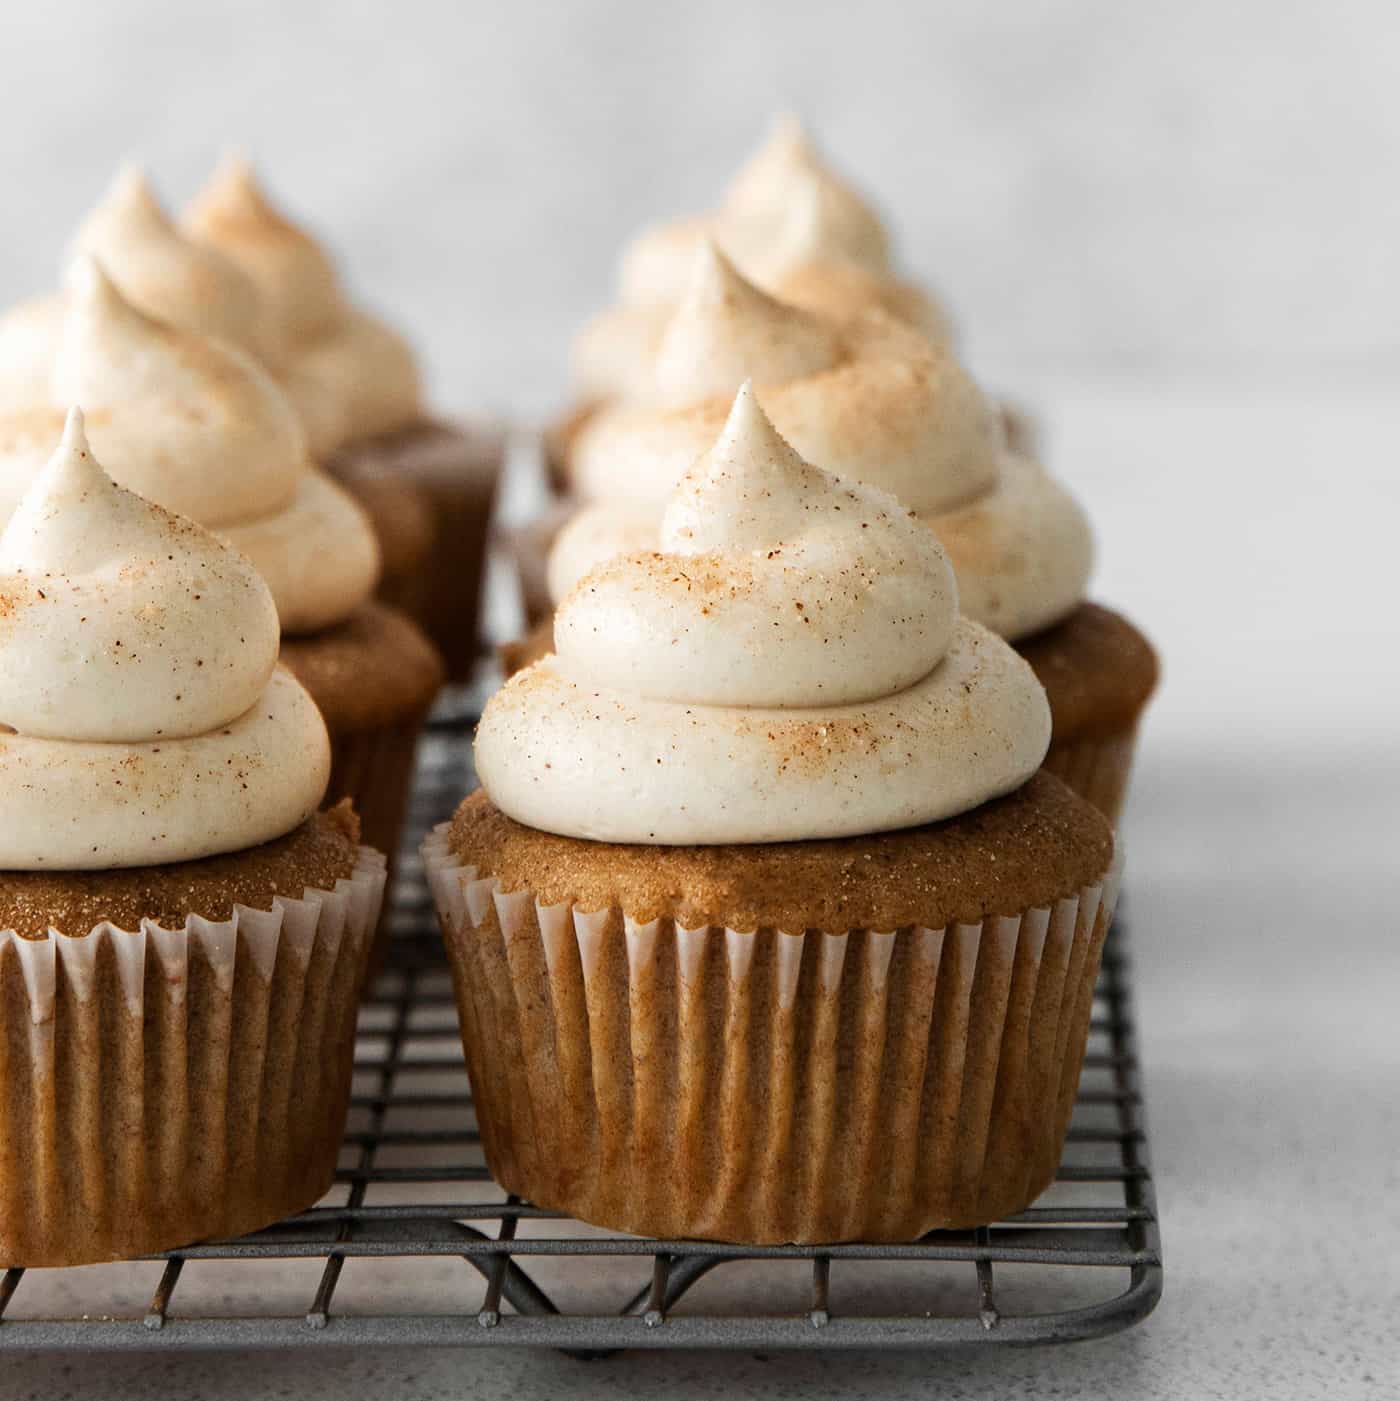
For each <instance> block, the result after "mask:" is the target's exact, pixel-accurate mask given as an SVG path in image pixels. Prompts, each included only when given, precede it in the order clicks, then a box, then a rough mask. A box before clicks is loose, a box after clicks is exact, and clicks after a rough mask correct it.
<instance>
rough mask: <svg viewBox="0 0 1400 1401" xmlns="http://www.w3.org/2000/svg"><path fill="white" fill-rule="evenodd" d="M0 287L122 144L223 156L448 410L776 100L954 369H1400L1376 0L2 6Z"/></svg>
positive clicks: (524, 390) (709, 192)
mask: <svg viewBox="0 0 1400 1401" xmlns="http://www.w3.org/2000/svg"><path fill="white" fill-rule="evenodd" d="M0 24H2V25H3V40H4V42H3V50H4V53H5V55H6V62H5V65H4V69H5V90H4V92H3V95H2V96H0V103H3V108H2V109H0V110H3V114H4V121H3V123H0V169H3V171H4V173H5V187H4V188H5V198H4V202H3V205H2V206H0V208H3V211H4V242H3V259H0V299H3V300H9V299H10V298H12V297H14V296H17V295H19V294H20V293H21V292H24V291H28V290H34V289H38V288H41V287H44V286H47V285H49V284H50V283H51V282H52V281H53V278H54V276H55V272H56V263H57V258H58V253H59V250H60V248H61V246H62V244H63V241H64V240H65V239H66V237H67V236H68V234H69V232H70V231H71V229H72V227H73V225H74V222H75V220H76V219H77V218H78V217H79V215H80V214H81V213H82V211H83V210H84V209H85V208H86V207H87V206H88V205H89V204H90V203H91V202H92V201H93V200H94V199H95V198H96V197H97V196H98V194H99V192H100V191H101V189H102V187H103V185H104V184H105V182H106V180H107V179H108V177H109V176H110V174H111V172H112V170H113V168H114V167H115V165H116V163H117V161H118V160H119V159H121V158H122V157H125V156H128V155H135V156H138V157H140V158H141V159H143V160H145V161H147V162H148V163H149V164H150V166H151V168H152V171H153V173H154V175H155V177H156V179H157V181H158V183H159V186H160V188H161V189H162V190H163V191H164V192H165V193H166V194H167V196H168V197H169V198H170V199H171V200H173V201H179V200H181V199H183V198H184V197H185V196H186V195H188V194H189V193H190V192H191V191H192V190H193V189H194V188H195V186H196V185H197V183H198V182H199V180H200V179H201V178H202V176H203V174H204V172H205V171H206V169H207V168H208V166H209V164H210V162H211V161H212V160H213V158H214V156H215V155H216V153H217V152H218V151H219V150H220V148H221V147H223V146H224V145H226V144H228V143H238V144H241V145H244V146H246V147H247V148H249V149H250V151H251V152H252V153H253V154H254V155H255V156H256V157H257V158H258V159H259V160H260V161H261V163H262V164H263V166H264V168H265V170H266V174H267V177H268V180H269V182H270V183H271V184H272V186H273V187H274V188H275V190H276V191H277V192H278V193H280V194H281V195H282V196H283V197H284V198H285V199H286V201H287V202H288V204H289V205H290V206H291V207H292V208H293V209H294V210H295V211H297V212H298V213H300V214H302V215H304V216H305V217H306V218H308V219H309V220H311V221H312V222H313V223H315V224H316V225H317V226H318V227H320V228H321V229H322V230H323V231H324V232H325V233H326V234H327V235H328V236H329V237H330V238H331V239H332V240H333V241H334V243H335V244H336V246H337V247H338V248H339V249H340V251H341V252H342V253H343V254H344V257H345V260H346V263H347V266H348V268H349V269H350V271H351V274H352V276H353V278H354V280H355V282H356V284H357V285H358V286H359V287H360V288H361V289H362V290H363V291H364V292H366V293H367V294H368V295H369V296H370V297H371V298H372V299H373V300H374V301H375V302H376V303H377V304H378V305H379V306H381V307H382V308H383V309H384V310H386V311H388V312H390V313H392V314H393V315H395V316H396V317H398V318H399V319H400V320H401V321H402V322H403V323H404V324H405V325H407V326H409V327H411V328H412V329H413V330H414V331H415V333H416V334H417V335H418V336H419V337H420V339H421V341H422V344H423V346H424V348H425V350H426V351H427V352H428V359H429V363H430V364H431V366H432V367H433V371H434V378H435V383H436V385H437V387H438V389H439V391H440V393H441V395H442V396H443V397H444V398H445V399H446V400H448V401H449V402H451V403H454V404H455V403H459V402H462V403H469V402H490V403H493V404H501V405H514V406H521V405H523V406H526V407H531V408H543V407H544V406H546V405H547V404H548V403H549V402H550V400H551V395H552V394H553V392H554V390H555V387H556V384H557V375H558V373H559V371H560V368H561V366H562V345H563V337H564V335H565V333H566V332H567V331H568V330H569V329H570V328H571V327H573V326H574V325H575V324H576V323H577V322H578V321H579V320H580V319H581V318H582V317H583V316H584V315H585V314H586V313H587V312H589V311H590V310H592V309H593V307H594V306H595V305H597V304H598V302H599V301H600V300H601V299H602V298H603V297H604V295H605V294H606V292H607V290H608V287H609V282H610V276H611V270H612V263H613V257H614V254H615V251H616V249H617V246H618V244H619V242H620V241H621V239H622V238H623V237H624V236H626V235H627V234H628V233H629V232H631V231H632V230H634V229H635V228H636V227H637V226H638V224H639V223H640V222H642V221H643V220H645V219H648V218H652V217H656V216H658V215H660V214H664V213H670V212H677V211H680V210H684V209H689V208H694V207H702V206H704V205H706V204H707V203H708V202H709V201H711V200H713V199H714V197H715V195H716V194H717V192H718V191H719V189H720V188H721V185H722V183H723V181H724V180H725V179H726V178H727V176H728V174H729V173H730V172H731V171H732V170H733V168H734V167H735V165H736V164H737V162H738V161H739V159H740V158H741V157H742V156H743V155H744V154H746V152H747V151H748V149H749V148H750V147H751V146H752V145H753V144H754V142H755V140H756V139H757V136H758V134H759V132H760V131H761V130H762V128H763V126H764V124H765V122H766V121H767V119H768V117H769V115H770V114H771V113H772V112H773V111H775V110H777V109H780V108H783V107H791V108H793V109H795V110H796V111H798V112H799V113H801V114H803V115H804V116H805V117H807V118H808V119H810V121H811V122H812V123H813V124H814V125H815V127H816V128H817V130H818V132H819V134H820V137H821V140H822V141H823V142H824V143H825V144H826V146H827V147H828V148H829V150H830V152H831V154H832V156H833V157H834V159H836V160H837V161H838V162H839V163H840V164H841V165H842V166H843V167H844V168H845V169H847V170H848V171H849V172H851V173H852V174H853V175H856V176H857V177H859V178H860V180H862V181H863V183H864V184H865V185H866V187H867V188H868V189H869V191H870V192H871V193H872V194H873V195H874V196H875V197H876V198H877V199H878V200H879V202H880V203H881V205H882V206H883V207H884V209H885V210H886V211H887V213H888V214H889V216H890V218H891V220H892V221H893V223H894V225H895V227H896V229H897V231H898V234H899V238H900V243H901V246H902V248H903V250H904V253H905V254H906V256H907V258H908V260H909V262H910V264H911V265H912V266H913V267H914V268H915V269H916V270H917V271H918V272H919V273H920V274H922V275H924V276H926V277H930V278H933V279H935V280H936V281H937V282H938V283H939V285H941V286H943V287H944V288H946V289H947V291H948V293H949V294H950V296H951V297H952V300H953V302H954V304H955V305H956V307H957V308H958V309H959V311H960V312H961V313H962V315H963V320H964V323H965V325H966V327H967V330H968V335H969V344H970V346H971V349H972V352H973V355H974V358H976V359H978V360H979V362H981V363H983V364H985V365H987V366H988V367H991V368H995V370H996V371H997V372H998V374H1003V375H1004V374H1006V373H1012V372H1015V371H1019V370H1021V369H1023V368H1035V367H1039V366H1042V365H1054V366H1064V365H1071V364H1072V365H1077V366H1101V365H1106V364H1112V365H1130V366H1134V367H1139V368H1142V369H1145V370H1159V369H1164V368H1166V369H1173V370H1175V369H1180V368H1187V369H1192V370H1195V369H1199V368H1209V369H1210V370H1211V372H1212V373H1222V372H1223V373H1228V374H1238V375H1247V376H1250V377H1257V376H1260V375H1267V374H1268V373H1269V372H1271V371H1273V370H1275V369H1279V370H1294V369H1312V368H1313V367H1317V366H1324V367H1327V368H1328V369H1332V368H1339V367H1351V368H1356V367H1359V366H1362V365H1365V364H1367V363H1370V364H1372V365H1379V364H1382V363H1384V364H1385V365H1387V366H1388V367H1389V368H1390V369H1392V370H1393V369H1395V368H1396V367H1397V365H1400V280H1397V278H1396V276H1395V274H1394V270H1393V269H1394V259H1393V254H1394V250H1395V248H1396V247H1397V246H1400V180H1397V179H1396V137H1397V112H1400V96H1397V84H1396V82H1395V79H1394V75H1395V73H1396V72H1397V71H1400V24H1397V23H1396V21H1395V17H1394V13H1393V7H1392V6H1391V5H1390V4H1389V3H1387V0H1337V2H1336V3H1325V0H1309V2H1308V3H1301V4H1299V3H1277V0H1236V3H1232V4H1228V5H1223V4H1219V3H1216V0H1176V3H1129V4H1124V3H1121V0H1117V2H1115V0H1025V3H1011V4H1001V5H997V4H988V3H985V0H951V3H943V4H937V5H924V4H916V3H891V0H866V2H865V3H862V4H860V5H858V6H846V5H814V4H805V3H795V2H794V0H785V2H784V3H773V4H752V3H747V4H746V3H718V4H712V3H706V4H690V5H666V4H650V3H643V0H612V2H611V3H595V4H572V5H570V4H547V3H541V0H518V3H511V4H502V5H491V6H485V5H473V4H461V5H459V4H452V3H448V2H447V0H436V3H424V0H402V3H395V4H364V3H355V2H354V0H321V2H320V3H316V0H290V3H289V0H238V2H237V3H218V4H198V3H161V2H160V0H128V2H127V3H115V4H110V5H94V4H91V3H87V2H86V0H45V3H44V4H36V5H24V6H20V5H11V6H6V7H5V13H4V18H3V20H2V21H0Z"/></svg>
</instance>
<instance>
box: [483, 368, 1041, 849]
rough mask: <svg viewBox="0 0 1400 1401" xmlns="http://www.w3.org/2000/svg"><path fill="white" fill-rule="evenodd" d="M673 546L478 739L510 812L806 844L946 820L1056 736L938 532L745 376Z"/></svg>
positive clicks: (593, 830)
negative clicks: (783, 429)
mask: <svg viewBox="0 0 1400 1401" xmlns="http://www.w3.org/2000/svg"><path fill="white" fill-rule="evenodd" d="M658 544H659V549H656V550H652V551H644V552H639V553H634V554H630V555H625V556H621V557H618V558H615V559H613V560H611V561H609V562H607V563H606V564H603V565H601V566H600V567H599V568H597V569H595V570H594V571H593V572H592V573H590V574H589V575H587V576H586V577H585V578H584V579H583V580H581V581H580V582H579V584H578V585H577V587H576V588H575V589H574V590H573V592H572V593H571V594H570V595H569V597H568V598H567V599H565V601H564V602H563V604H562V605H561V607H560V609H559V612H558V615H557V617H556V620H555V645H556V649H557V654H556V655H552V656H549V657H546V658H545V659H544V660H542V661H540V662H538V663H536V664H535V665H534V666H533V667H530V668H528V669H527V670H525V671H523V672H521V673H518V674H517V675H516V676H515V677H513V678H512V679H511V681H510V682H509V683H508V684H507V685H506V686H505V687H504V688H503V689H502V690H501V691H499V692H497V694H496V695H495V696H494V697H492V699H491V701H490V702H489V703H488V705H487V707H486V711H485V714H484V715H483V717H482V721H481V725H480V727H479V729H478V733H477V740H476V762H477V771H478V773H479V775H480V778H481V781H482V784H483V786H484V787H485V788H486V790H487V792H488V793H489V794H490V796H491V798H492V801H493V802H495V803H496V805H497V806H498V807H500V808H501V809H502V810H503V811H504V812H506V813H507V814H508V815H509V816H511V817H513V818H515V819H516V820H517V821H520V822H524V823H526V824H528V825H530V826H533V827H537V828H541V829H543V830H545V831H552V832H558V833H561V834H563V835H567V836H575V837H583V838H590V839H593V840H598V841H615V842H642V843H655V844H662V845H710V844H721V843H729V842H769V841H793V840H803V839H809V838H822V837H837V836H852V835H858V834H861V833H870V832H879V831H887V830H890V829H893V828H898V827H907V826H914V825H918V824H921V823H926V822H934V821H937V820H939V819H941V818H945V817H950V816H953V815H955V814H957V813H959V812H964V811H967V810H968V809H970V808H973V807H976V806H977V805H978V804H980V803H983V802H985V801H987V800H989V799H991V798H993V797H996V796H999V795H1000V794H1002V793H1006V792H1009V791H1010V790H1011V789H1013V788H1015V787H1018V786H1019V785H1020V784H1021V783H1023V782H1025V781H1026V779H1028V778H1029V777H1030V776H1031V774H1033V773H1034V772H1035V770H1036V768H1037V767H1038V766H1039V764H1040V761H1041V759H1042V757H1043V756H1044V753H1045V749H1046V746H1047V745H1048V743H1049V736H1050V715H1049V708H1048V706H1047V704H1046V701H1045V695H1044V692H1043V691H1042V690H1041V688H1040V686H1039V684H1038V683H1037V681H1036V680H1035V677H1034V675H1033V673H1032V672H1031V670H1030V668H1029V667H1028V666H1027V665H1026V663H1025V662H1023V661H1022V660H1021V659H1020V658H1019V657H1018V656H1017V655H1016V654H1015V653H1014V652H1013V651H1011V649H1010V648H1008V647H1007V646H1006V645H1005V644H1004V643H1002V642H1001V641H999V640H998V639H997V638H996V637H994V636H993V635H992V634H990V633H988V632H986V631H985V630H984V629H983V628H981V627H980V626H978V625H977V624H975V623H972V622H969V621H967V620H966V619H959V618H958V616H957V586H956V584H955V582H954V578H953V574H952V570H951V568H950V566H949V563H948V560H947V557H946V555H945V554H944V552H943V550H942V548H941V547H940V546H939V544H938V541H937V539H936V538H935V537H934V535H933V534H932V533H931V532H929V531H928V530H926V529H925V528H924V527H923V526H921V525H920V524H919V523H918V522H917V521H916V520H914V519H913V518H912V517H911V516H910V514H909V513H908V511H907V510H906V509H905V508H904V507H903V506H901V505H900V504H899V502H897V501H896V500H895V499H894V498H893V497H892V496H890V495H889V494H887V493H886V492H883V491H881V490H879V489H877V488H873V487H870V486H866V485H862V484H860V483H857V482H852V481H848V480H842V479H840V478H838V477H835V476H833V475H832V474H830V473H827V472H824V471H822V470H821V469H819V468H816V467H813V466H811V465H810V464H809V463H807V462H805V461H804V460H803V458H802V457H801V455H800V454H799V453H797V452H796V451H795V450H794V448H793V446H792V445H791V444H790V443H788V442H786V441H784V439H783V438H782V437H781V436H780V435H779V434H778V433H777V432H776V431H775V429H774V427H773V425H772V423H771V422H770V421H769V419H768V418H767V417H766V416H765V415H764V413H763V411H762V409H761V408H760V407H759V404H758V401H757V398H756V397H755V395H754V393H753V390H752V387H751V386H749V385H747V384H746V385H745V386H744V387H743V388H742V389H741V390H740V392H739V395H738V397H737V398H736V400H735V401H734V404H733V408H732V411H731V413H730V414H729V416H728V419H727V421H726V423H725V424H724V426H723V431H722V433H721V434H720V436H719V439H718V441H717V442H716V443H715V444H714V446H713V447H712V449H711V450H709V451H708V452H706V453H704V454H703V455H702V456H701V457H700V458H699V459H698V460H697V461H696V463H695V464H694V465H693V467H692V469H691V470H690V471H689V472H688V473H687V474H686V475H685V477H684V479H683V480H682V482H681V483H680V485H679V487H678V489H677V491H676V492H675V494H674V495H673V496H672V498H671V500H670V501H669V503H668V504H667V506H666V509H665V512H664V514H663V517H662V521H661V528H660V535H659V541H658Z"/></svg>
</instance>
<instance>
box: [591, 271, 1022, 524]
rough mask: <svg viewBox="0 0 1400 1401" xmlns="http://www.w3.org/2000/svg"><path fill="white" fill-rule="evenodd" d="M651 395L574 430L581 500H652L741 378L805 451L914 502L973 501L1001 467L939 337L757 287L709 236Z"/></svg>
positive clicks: (723, 409)
mask: <svg viewBox="0 0 1400 1401" xmlns="http://www.w3.org/2000/svg"><path fill="white" fill-rule="evenodd" d="M649 368H650V384H651V389H650V393H649V394H646V395H641V394H639V395H638V396H637V399H636V401H635V402H632V403H623V404H619V405H617V406H615V407H609V408H607V409H604V410H603V411H602V412H600V413H599V414H597V415H596V416H595V417H594V418H593V419H592V420H591V421H590V422H589V423H588V425H587V426H586V427H585V428H584V430H583V431H582V432H581V433H580V435H579V437H578V440H577V442H576V444H575V447H574V452H573V459H572V462H571V470H572V476H573V485H574V488H575V491H576V492H577V494H578V495H580V496H581V497H583V498H585V499H586V500H598V501H603V500H609V499H612V500H631V501H645V500H650V501H652V502H657V503H659V502H661V501H664V500H665V499H666V497H667V496H668V495H669V494H670V492H671V491H672V490H673V489H674V487H675V485H676V483H677V482H678V481H679V479H680V477H681V474H682V473H683V472H684V471H685V470H686V468H687V467H688V466H689V465H690V463H692V462H693V461H694V460H695V458H696V457H697V456H699V454H700V453H702V452H704V451H706V450H707V448H708V447H709V445H710V444H711V443H712V442H713V441H714V439H715V436H716V435H717V434H718V432H719V430H720V428H721V427H722V426H723V423H724V420H725V417H726V415H727V413H728V410H729V404H730V400H731V399H732V398H733V395H734V393H735V391H736V390H737V389H738V388H739V386H740V384H742V383H743V381H744V380H745V379H748V378H752V379H753V380H754V382H755V384H756V385H757V386H758V390H759V395H760V397H761V398H762V400H763V404H764V407H765V408H766V409H767V411H768V413H769V414H770V415H771V416H772V419H773V422H774V423H775V424H776V425H777V427H778V430H779V432H781V433H782V435H783V436H784V437H785V438H786V439H787V440H788V441H789V442H790V443H792V445H793V446H794V447H795V448H796V449H797V450H798V451H799V452H800V453H801V454H802V455H803V457H805V458H806V459H807V460H808V461H809V462H815V463H817V464H818V465H819V466H821V467H824V468H826V469H827V470H828V471H832V472H837V473H839V474H840V475H842V476H849V477H856V478H858V479H860V480H863V481H867V482H870V483H872V484H873V485H875V486H880V487H884V488H885V489H886V490H887V491H892V492H894V494H895V495H896V496H898V497H899V499H900V500H901V501H903V502H905V504H906V505H908V506H910V507H912V508H913V509H914V510H918V511H932V510H946V509H950V508H951V507H954V506H957V505H961V504H962V503H964V502H966V501H969V500H972V499H973V498H975V497H976V496H977V495H979V494H980V493H981V492H983V491H985V490H987V489H988V488H989V487H990V486H992V485H993V484H994V483H995V482H996V479H997V461H998V455H999V453H1000V451H1001V436H1000V429H999V426H998V423H997V421H996V418H995V416H994V414H993V412H992V409H991V406H990V405H989V403H988V401H987V400H986V398H985V396H984V395H983V394H982V392H981V390H980V389H979V388H978V386H977V384H976V383H975V382H974V381H973V379H972V378H971V376H970V375H968V373H967V372H966V371H965V370H964V369H963V367H962V366H961V365H960V364H959V363H958V361H957V359H956V357H955V356H954V355H953V354H952V352H951V351H950V350H949V349H948V348H947V347H938V346H934V345H932V344H931V343H930V342H929V341H928V340H926V339H925V338H924V337H923V336H921V335H919V334H918V333H917V332H916V331H914V330H912V329H910V328H909V327H908V326H905V325H902V324H901V323H899V322H897V321H895V320H892V319H891V318H890V317H888V316H884V315H882V314H880V313H879V312H876V311H868V312H865V313H864V314H862V315H859V316H855V317H851V316H839V317H838V316H832V315H827V314H823V313H820V312H817V311H808V310H803V309H801V308H799V307H795V306H792V305H791V304H789V303H786V302H783V301H781V300H779V299H777V298H775V297H772V296H770V295H769V294H768V293H766V292H762V291H760V290H759V289H758V288H757V287H755V286H754V285H753V284H752V283H751V282H750V281H748V279H746V278H745V277H743V276H742V274H740V273H739V272H738V271H737V270H736V269H735V267H734V266H733V264H732V263H730V262H729V260H728V259H727V258H726V257H725V256H724V254H722V253H720V252H719V251H718V250H717V249H716V248H715V247H714V246H713V245H712V244H710V245H705V246H702V248H701V249H700V251H699V252H698V254H697V255H696V266H695V269H694V273H693V277H692V283H691V290H690V294H689V295H688V296H687V298H686V300H685V301H684V303H683V304H682V305H681V306H680V307H679V308H678V309H677V310H676V312H675V314H674V315H673V317H672V319H671V321H670V324H669V325H668V326H667V328H666V332H665V334H664V336H663V338H662V340H661V344H660V346H659V348H658V349H657V351H656V353H655V355H654V357H653V359H652V361H651V364H650V367H649Z"/></svg>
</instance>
